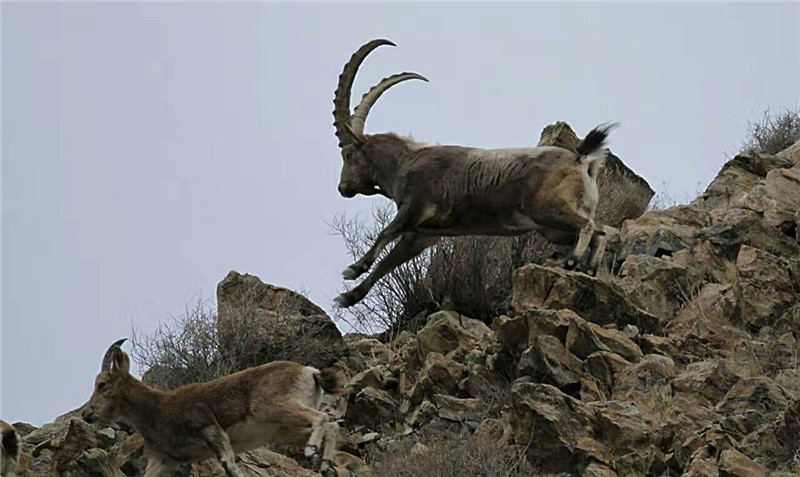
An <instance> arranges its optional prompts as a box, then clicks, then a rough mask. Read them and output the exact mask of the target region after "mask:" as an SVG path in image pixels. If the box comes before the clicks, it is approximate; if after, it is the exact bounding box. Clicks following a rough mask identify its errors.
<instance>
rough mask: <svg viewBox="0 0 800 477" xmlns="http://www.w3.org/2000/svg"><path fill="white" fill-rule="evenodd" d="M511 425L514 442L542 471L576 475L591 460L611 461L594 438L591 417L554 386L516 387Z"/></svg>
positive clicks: (520, 383)
mask: <svg viewBox="0 0 800 477" xmlns="http://www.w3.org/2000/svg"><path fill="white" fill-rule="evenodd" d="M510 422H511V429H512V431H513V434H514V440H515V441H516V442H517V444H519V445H522V446H524V447H525V448H526V449H527V450H526V455H527V457H528V459H529V460H530V461H531V462H535V463H536V464H537V465H538V468H539V470H540V471H543V472H568V473H577V470H578V469H580V468H583V467H585V466H586V465H587V464H588V463H589V462H590V459H592V460H598V461H600V462H611V460H612V456H611V454H610V452H609V451H608V450H607V449H606V448H605V447H604V446H603V445H602V444H600V443H598V442H597V441H595V440H594V438H593V437H592V435H591V432H592V431H591V430H592V422H591V413H590V412H587V411H586V410H585V409H584V405H583V404H581V402H580V401H578V400H576V399H574V398H572V397H570V396H567V395H566V394H564V393H562V392H561V391H559V390H558V389H557V388H555V387H553V386H550V385H547V384H533V383H525V382H519V383H515V384H514V386H513V388H512V390H511V420H510ZM529 444H530V445H529Z"/></svg>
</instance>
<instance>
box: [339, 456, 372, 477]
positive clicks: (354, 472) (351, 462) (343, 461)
mask: <svg viewBox="0 0 800 477" xmlns="http://www.w3.org/2000/svg"><path fill="white" fill-rule="evenodd" d="M334 464H335V466H336V475H337V477H345V474H344V472H343V471H346V472H347V473H348V474H349V475H350V476H351V477H373V476H374V473H373V472H372V470H371V469H370V468H369V467H368V466H367V463H366V462H365V461H364V459H361V458H359V457H356V456H354V455H353V454H350V453H347V452H342V451H339V452H337V453H336V457H335V458H334Z"/></svg>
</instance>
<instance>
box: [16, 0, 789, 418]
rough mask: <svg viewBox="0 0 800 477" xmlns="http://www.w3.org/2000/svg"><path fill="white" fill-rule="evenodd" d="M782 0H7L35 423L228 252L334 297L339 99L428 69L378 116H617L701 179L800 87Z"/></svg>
mask: <svg viewBox="0 0 800 477" xmlns="http://www.w3.org/2000/svg"><path fill="white" fill-rule="evenodd" d="M799 20H800V6H798V4H797V3H786V4H782V5H764V4H758V5H744V4H735V5H725V4H707V5H701V4H680V5H678V4H675V5H655V4H616V5H611V6H609V5H602V4H592V5H545V4H528V5H520V4H516V5H505V6H501V5H496V4H494V5H465V4H440V5H431V6H425V5H401V4H393V5H363V4H358V5H352V4H351V5H347V6H342V5H333V4H327V5H320V4H317V5H312V4H294V5H288V4H286V5H283V4H253V3H250V4H238V5H231V4H227V5H213V4H179V3H172V4H152V3H147V4H106V5H104V4H97V3H85V4H21V3H15V4H8V3H4V4H3V5H2V215H3V217H2V402H1V403H0V404H1V405H2V407H1V408H0V417H2V418H3V419H5V420H8V421H20V420H21V421H27V422H31V423H33V424H36V425H40V424H42V423H43V422H48V421H51V420H53V419H54V418H55V417H57V416H58V415H60V414H62V413H64V412H66V411H69V410H71V409H73V408H75V407H77V406H79V405H80V404H82V403H83V402H85V400H86V399H87V398H88V396H89V394H90V391H91V388H92V383H93V379H94V376H95V374H96V373H97V371H98V369H99V365H100V360H101V357H102V354H103V352H104V351H105V349H106V347H107V346H108V345H109V344H110V343H111V342H112V341H114V340H116V339H117V338H120V337H123V336H129V335H130V330H131V326H132V324H135V325H137V326H139V327H141V328H142V329H144V330H150V329H152V328H153V327H154V326H155V324H156V323H158V322H160V321H165V320H167V319H168V318H169V317H170V316H172V315H176V314H179V313H180V312H181V311H182V310H183V308H184V304H185V303H186V302H187V301H192V300H194V299H196V298H197V297H204V298H209V299H213V297H214V293H215V287H216V284H217V282H219V280H221V279H222V278H223V277H224V276H225V275H226V274H227V273H228V271H230V270H238V271H240V272H248V273H252V274H255V275H258V276H259V277H261V278H262V279H263V280H264V281H267V282H270V283H274V284H278V285H282V286H287V287H290V288H295V289H302V290H305V291H306V292H308V294H309V296H310V297H311V298H312V299H313V300H314V301H316V302H317V303H318V304H320V305H321V306H323V307H324V308H326V309H330V305H331V300H332V299H333V298H334V297H335V296H336V294H337V293H338V292H339V291H341V289H342V283H341V280H340V278H339V277H340V275H339V273H340V271H341V270H342V269H343V268H344V267H345V266H347V265H348V263H349V260H348V259H349V257H348V256H347V255H346V252H345V249H344V246H343V244H342V242H341V240H340V239H339V238H338V237H335V236H333V235H331V234H330V231H329V229H328V226H327V225H326V223H327V222H329V221H330V220H331V219H333V217H334V216H335V215H336V214H338V213H342V212H346V213H348V214H356V213H359V212H360V213H362V214H364V213H368V212H369V210H370V208H371V207H372V205H374V204H375V203H377V201H379V200H381V199H376V198H356V199H351V200H345V199H343V198H341V197H340V196H339V195H338V193H337V191H336V185H337V181H338V176H339V168H340V165H341V159H340V155H339V151H338V149H337V146H336V144H337V141H336V139H335V137H334V135H333V127H332V126H331V123H332V120H333V118H332V116H331V111H332V99H333V91H334V89H335V87H336V80H337V77H338V75H339V73H340V71H341V68H342V66H343V65H344V63H345V61H346V60H347V59H348V58H349V57H350V55H351V54H352V53H353V51H355V50H356V49H357V48H358V47H359V46H360V45H361V44H362V43H364V42H366V41H367V40H369V39H372V38H381V37H382V38H389V39H391V40H393V41H395V42H396V43H397V44H398V48H388V47H383V48H381V49H379V50H377V51H376V52H374V53H373V54H372V56H371V57H370V58H368V60H367V61H366V63H365V64H364V66H363V67H362V72H361V75H360V76H359V78H358V80H357V81H356V91H355V92H354V93H353V97H354V98H360V96H361V93H362V92H363V91H365V90H366V89H367V88H368V87H369V86H370V85H371V84H373V83H375V82H376V81H377V80H379V79H380V78H382V77H384V76H387V75H388V74H391V73H396V72H400V71H417V72H419V73H422V74H424V75H425V76H427V77H428V78H429V79H430V80H431V82H430V83H427V84H426V83H422V82H409V83H405V84H403V85H401V86H398V87H396V88H394V89H393V90H392V91H391V92H390V93H388V94H386V95H385V96H384V97H383V98H382V99H381V101H380V102H379V103H378V105H377V106H376V107H375V108H374V109H373V111H372V113H371V115H370V119H369V122H368V124H367V131H368V132H381V131H388V130H393V131H396V132H398V133H401V134H408V133H411V134H413V136H414V138H416V139H418V140H421V141H429V142H440V143H443V144H447V143H452V144H464V145H473V146H480V147H510V146H525V145H535V143H536V142H537V141H538V138H539V134H540V132H541V130H542V128H543V127H544V126H545V125H547V124H548V123H551V122H553V121H556V120H566V121H568V122H569V123H571V124H572V126H573V127H574V128H575V129H576V131H577V132H578V134H579V135H583V134H585V133H586V132H587V131H588V130H589V129H590V128H592V127H593V126H595V125H597V124H599V123H601V122H604V121H609V120H614V121H620V122H621V123H622V127H621V128H620V129H617V130H615V131H614V132H613V134H612V136H611V148H612V149H613V151H614V152H615V153H616V154H617V155H619V156H620V157H621V158H622V159H623V160H624V161H625V162H626V163H627V164H628V165H629V166H630V167H631V168H633V169H634V170H635V171H636V172H637V173H639V174H640V175H642V176H643V177H644V178H646V179H647V180H648V181H649V182H650V184H651V185H652V186H653V188H654V189H657V190H660V189H662V188H663V185H662V184H666V186H667V188H668V189H669V190H670V191H671V193H672V195H673V196H676V197H678V198H688V197H689V196H690V195H693V194H694V192H695V191H696V190H697V189H698V188H702V187H704V186H705V185H706V184H707V183H708V182H709V181H710V180H711V179H712V178H713V176H714V175H715V173H716V172H717V170H718V169H719V167H720V166H721V165H722V163H723V162H724V161H725V155H726V154H732V153H735V152H736V151H737V148H738V146H739V145H740V144H741V141H742V139H743V138H744V136H745V132H746V129H747V122H748V120H753V119H757V118H759V117H760V115H761V113H762V111H763V110H764V109H766V108H772V109H773V110H780V109H782V108H785V107H796V106H798V98H800V91H798V88H799V87H800V86H799V85H800V53H799V50H800V37H798V35H799V34H800V33H798V29H797V25H798V21H799Z"/></svg>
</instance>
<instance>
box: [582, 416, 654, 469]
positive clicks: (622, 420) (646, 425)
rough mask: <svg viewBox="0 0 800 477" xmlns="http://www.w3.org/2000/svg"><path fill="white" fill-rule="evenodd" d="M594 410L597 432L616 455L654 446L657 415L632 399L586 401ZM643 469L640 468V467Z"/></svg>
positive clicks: (595, 430) (594, 424) (594, 423)
mask: <svg viewBox="0 0 800 477" xmlns="http://www.w3.org/2000/svg"><path fill="white" fill-rule="evenodd" d="M587 406H588V407H589V408H591V409H592V410H593V411H594V419H593V426H594V432H595V434H596V435H598V436H602V439H603V443H604V444H606V445H607V446H608V447H609V450H611V451H612V452H613V453H614V454H616V455H620V454H626V453H628V452H630V450H631V449H636V448H639V447H645V448H646V447H649V446H650V445H652V444H651V443H650V442H648V441H649V439H652V437H653V436H652V431H653V422H654V416H652V415H651V414H650V413H649V412H647V411H645V410H644V409H642V408H639V407H637V406H636V405H635V404H634V403H632V402H626V401H604V402H592V403H589V404H587ZM640 470H641V469H640Z"/></svg>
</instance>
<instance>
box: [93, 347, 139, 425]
mask: <svg viewBox="0 0 800 477" xmlns="http://www.w3.org/2000/svg"><path fill="white" fill-rule="evenodd" d="M124 342H125V338H123V339H121V340H118V341H117V342H115V343H114V344H112V345H111V346H110V347H109V348H108V350H107V351H106V354H105V356H103V362H102V364H101V366H100V373H99V374H98V375H97V378H95V380H94V392H93V393H92V397H91V398H89V402H87V403H86V404H85V405H84V407H83V411H82V413H81V415H82V416H83V419H84V420H85V421H86V422H89V423H93V422H104V423H107V422H112V421H114V420H115V419H117V418H119V417H120V412H119V409H118V402H119V400H118V399H117V397H118V395H119V394H120V391H121V388H122V387H123V386H125V380H126V378H127V377H128V376H129V371H130V358H128V355H127V354H125V353H124V352H123V351H122V344H123V343H124Z"/></svg>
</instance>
